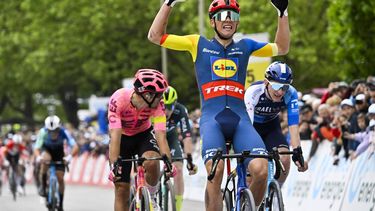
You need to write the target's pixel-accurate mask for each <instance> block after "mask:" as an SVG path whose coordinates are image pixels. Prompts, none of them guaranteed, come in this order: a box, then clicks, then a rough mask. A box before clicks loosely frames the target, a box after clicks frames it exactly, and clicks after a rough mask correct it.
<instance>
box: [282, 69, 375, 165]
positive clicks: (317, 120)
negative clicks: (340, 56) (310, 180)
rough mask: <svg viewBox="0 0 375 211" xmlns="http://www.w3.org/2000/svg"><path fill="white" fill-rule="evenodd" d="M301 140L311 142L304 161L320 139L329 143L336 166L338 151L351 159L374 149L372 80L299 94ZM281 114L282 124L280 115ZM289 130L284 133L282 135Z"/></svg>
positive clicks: (374, 92)
mask: <svg viewBox="0 0 375 211" xmlns="http://www.w3.org/2000/svg"><path fill="white" fill-rule="evenodd" d="M299 100H300V102H299V104H300V125H299V126H300V127H299V128H300V137H301V140H306V141H311V142H312V143H311V149H310V153H309V155H308V158H307V160H308V161H309V160H310V159H311V158H312V157H313V156H314V155H315V153H316V151H317V149H318V147H319V144H320V143H321V142H322V141H323V140H327V141H329V142H331V143H332V149H333V150H332V156H333V164H334V165H338V164H339V160H340V159H339V156H341V154H340V152H341V151H342V150H343V153H342V156H343V157H344V158H345V159H350V160H353V159H355V158H356V157H358V156H359V155H360V154H362V153H363V152H364V151H365V150H366V149H368V148H370V150H372V152H373V151H374V148H375V147H374V146H375V132H374V127H375V77H374V76H369V77H367V79H357V80H354V81H352V82H351V83H350V84H348V83H346V82H344V81H341V82H331V83H330V84H329V85H328V87H327V89H326V91H325V92H324V93H322V94H319V93H307V94H302V93H299ZM285 114H286V111H284V112H283V114H282V115H281V118H280V119H281V121H282V125H285V128H287V127H286V122H283V119H285V118H283V115H285ZM287 134H288V131H287V130H285V135H287Z"/></svg>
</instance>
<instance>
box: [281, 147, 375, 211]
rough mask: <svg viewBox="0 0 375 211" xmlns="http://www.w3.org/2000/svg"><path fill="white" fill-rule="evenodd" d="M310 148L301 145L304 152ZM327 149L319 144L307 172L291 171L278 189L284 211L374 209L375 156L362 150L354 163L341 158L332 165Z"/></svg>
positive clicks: (329, 150)
mask: <svg viewBox="0 0 375 211" xmlns="http://www.w3.org/2000/svg"><path fill="white" fill-rule="evenodd" d="M310 145H311V142H305V143H304V144H303V148H304V152H308V151H309V149H310ZM331 146H332V143H331V142H328V141H323V142H322V143H320V145H319V149H318V151H317V152H316V154H315V155H314V157H313V158H312V159H311V161H310V163H309V170H308V171H307V172H304V173H301V172H298V171H297V169H296V168H295V167H292V168H291V171H290V173H289V176H288V180H287V181H286V183H285V184H284V186H283V189H282V190H283V197H284V202H285V210H304V211H310V210H311V211H313V210H314V211H315V210H324V211H329V210H332V211H338V210H340V211H352V210H361V211H362V210H375V209H374V208H375V156H374V155H372V156H370V155H369V151H366V152H365V153H363V154H362V155H360V156H359V157H358V158H357V159H355V160H354V161H350V160H345V158H341V159H340V162H339V164H338V165H337V166H335V165H333V156H332V148H331ZM306 155H307V154H306ZM305 157H306V156H305Z"/></svg>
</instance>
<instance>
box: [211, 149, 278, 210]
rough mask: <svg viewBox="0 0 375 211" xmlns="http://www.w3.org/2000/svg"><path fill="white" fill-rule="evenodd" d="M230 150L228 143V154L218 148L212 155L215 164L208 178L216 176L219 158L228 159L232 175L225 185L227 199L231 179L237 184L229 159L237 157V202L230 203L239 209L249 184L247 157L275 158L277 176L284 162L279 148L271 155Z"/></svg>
mask: <svg viewBox="0 0 375 211" xmlns="http://www.w3.org/2000/svg"><path fill="white" fill-rule="evenodd" d="M228 151H229V148H228V145H227V154H224V155H223V154H222V150H221V149H218V151H217V152H216V153H215V155H214V156H213V157H212V160H213V164H212V168H211V171H210V174H209V175H208V176H207V179H208V180H209V181H210V180H212V179H213V178H214V176H215V172H216V168H217V165H218V160H220V159H227V173H230V175H229V176H228V178H227V183H226V186H225V189H224V196H223V199H225V192H226V191H227V190H228V184H229V182H230V181H232V182H233V184H234V186H235V183H234V177H235V176H236V175H234V173H233V172H230V169H229V168H230V162H229V161H228V160H229V158H237V167H236V173H237V175H238V180H237V183H238V184H237V186H238V187H237V188H235V187H234V189H236V198H235V203H236V204H235V206H234V207H233V205H232V204H230V209H231V210H233V209H235V210H238V209H239V208H240V207H241V201H240V197H241V193H242V191H243V190H244V189H248V188H247V184H246V176H247V171H246V170H247V168H246V166H245V164H244V160H245V158H265V159H268V160H269V161H271V162H272V161H273V160H275V161H276V173H278V174H275V177H276V178H278V177H279V172H280V169H282V171H284V168H283V166H282V163H281V162H280V156H279V152H278V150H277V148H274V149H273V150H272V152H270V154H269V155H263V154H251V153H250V151H243V152H241V153H239V154H228ZM271 168H272V169H271V170H273V165H272V166H271ZM271 175H272V174H271ZM269 178H272V176H269ZM270 181H271V180H270ZM267 184H269V183H268V181H267ZM234 189H233V190H234ZM233 190H231V191H229V193H230V194H231V201H232V200H233ZM250 194H251V192H250Z"/></svg>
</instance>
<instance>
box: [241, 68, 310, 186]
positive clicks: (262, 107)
mask: <svg viewBox="0 0 375 211" xmlns="http://www.w3.org/2000/svg"><path fill="white" fill-rule="evenodd" d="M292 81H293V74H292V70H291V69H290V67H289V66H288V65H287V64H285V63H283V62H273V63H272V64H271V65H269V66H268V67H267V69H266V72H265V80H264V81H257V82H254V83H253V84H252V85H251V86H250V87H249V88H248V89H247V90H246V92H245V105H246V108H247V112H248V114H249V117H250V119H251V122H253V125H254V127H255V129H256V131H257V132H258V133H259V135H260V136H261V137H262V139H263V142H264V144H265V145H266V148H267V150H268V151H271V150H272V148H273V147H277V148H278V149H279V151H280V152H281V151H288V150H289V144H288V142H287V140H286V137H285V136H284V135H283V133H282V130H281V126H280V120H279V113H280V112H281V110H283V109H287V113H288V126H289V133H290V144H291V145H292V148H293V155H292V159H293V161H294V163H295V164H296V166H297V167H298V171H306V170H307V168H308V167H307V163H305V162H304V159H303V155H302V149H301V146H300V137H299V128H298V127H299V126H298V125H299V108H298V95H297V90H296V89H295V88H294V87H293V86H292V85H291V84H292ZM281 162H282V163H283V165H284V167H285V169H286V172H285V174H281V175H280V178H279V180H278V181H279V183H280V185H282V184H283V183H284V182H285V180H286V178H287V176H288V173H289V168H290V156H289V155H284V156H281Z"/></svg>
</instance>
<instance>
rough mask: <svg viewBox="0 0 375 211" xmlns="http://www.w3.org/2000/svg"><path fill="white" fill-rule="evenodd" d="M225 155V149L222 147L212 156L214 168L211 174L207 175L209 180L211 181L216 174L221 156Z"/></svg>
mask: <svg viewBox="0 0 375 211" xmlns="http://www.w3.org/2000/svg"><path fill="white" fill-rule="evenodd" d="M222 155H223V151H222V150H221V149H218V150H217V151H216V153H215V155H214V156H213V157H212V168H211V171H210V175H208V176H207V180H208V181H211V180H212V179H213V178H214V177H215V174H216V168H217V165H218V164H219V160H220V159H221V156H222Z"/></svg>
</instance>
